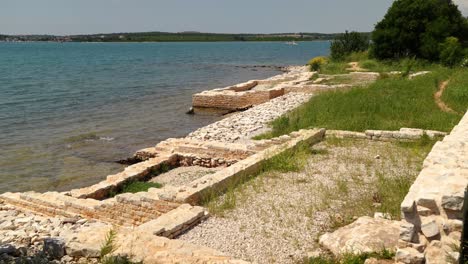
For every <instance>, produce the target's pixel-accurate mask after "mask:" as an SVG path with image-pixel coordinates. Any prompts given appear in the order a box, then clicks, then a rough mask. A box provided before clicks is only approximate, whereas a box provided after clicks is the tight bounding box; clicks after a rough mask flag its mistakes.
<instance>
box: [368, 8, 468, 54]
mask: <svg viewBox="0 0 468 264" xmlns="http://www.w3.org/2000/svg"><path fill="white" fill-rule="evenodd" d="M450 36H454V37H457V38H459V39H460V40H461V41H462V42H464V41H466V40H468V23H467V21H466V20H465V18H464V17H463V16H462V14H461V13H460V11H459V10H458V8H457V6H456V5H455V4H453V2H452V1H451V0H397V1H395V2H394V3H393V5H392V6H391V7H390V9H389V10H388V12H387V14H386V15H385V17H384V18H383V20H382V21H380V22H379V23H377V25H376V26H375V30H374V32H373V33H372V41H373V44H372V48H371V51H372V54H373V55H374V56H375V57H376V58H378V59H391V58H402V57H408V56H415V57H416V58H423V59H427V60H430V61H437V60H438V59H439V55H440V45H439V44H440V43H442V42H443V41H444V40H445V39H446V38H447V37H450Z"/></svg>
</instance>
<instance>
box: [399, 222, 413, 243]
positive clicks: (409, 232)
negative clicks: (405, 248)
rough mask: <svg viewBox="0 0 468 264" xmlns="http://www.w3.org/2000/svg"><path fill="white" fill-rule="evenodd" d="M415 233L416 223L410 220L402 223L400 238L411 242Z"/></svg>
mask: <svg viewBox="0 0 468 264" xmlns="http://www.w3.org/2000/svg"><path fill="white" fill-rule="evenodd" d="M414 234H415V230H414V225H413V224H411V223H408V222H401V224H400V239H401V240H403V241H406V242H411V241H412V240H413V237H414Z"/></svg>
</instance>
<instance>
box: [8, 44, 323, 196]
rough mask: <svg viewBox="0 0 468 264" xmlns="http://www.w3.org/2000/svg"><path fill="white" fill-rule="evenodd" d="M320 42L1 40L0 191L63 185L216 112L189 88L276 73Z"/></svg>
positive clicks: (93, 178)
mask: <svg viewBox="0 0 468 264" xmlns="http://www.w3.org/2000/svg"><path fill="white" fill-rule="evenodd" d="M328 49H329V43H328V42H301V43H300V44H299V45H298V46H288V45H285V44H284V43H274V42H247V43H244V42H231V43H227V42H226V43H63V44H60V43H0V62H1V63H0V192H5V191H25V190H36V191H45V190H59V191H61V190H68V189H70V188H74V187H81V186H86V185H89V184H93V183H96V182H98V181H100V180H102V179H104V178H105V176H106V175H108V174H112V173H116V172H118V171H120V170H122V168H123V166H122V165H119V164H117V163H115V161H116V160H120V159H125V158H127V157H129V156H131V155H132V154H133V153H134V151H136V150H138V149H141V148H145V147H149V146H153V145H155V144H156V143H157V142H159V141H161V140H164V139H166V138H169V137H181V136H185V135H186V134H187V133H189V132H191V131H193V130H195V129H197V128H199V127H202V126H204V125H207V124H209V123H212V122H214V121H216V120H218V119H219V118H220V117H218V116H212V115H186V114H185V112H186V111H187V110H188V109H189V107H190V105H191V95H192V94H193V93H196V92H199V91H202V90H206V89H213V88H218V87H224V86H227V85H232V84H236V83H239V82H244V81H247V80H250V79H261V78H267V77H270V76H273V75H276V74H278V73H280V72H279V71H278V70H277V69H276V68H274V67H253V66H255V65H277V66H285V65H301V64H305V63H306V62H307V60H308V59H309V58H311V57H314V56H318V55H326V54H327V53H328Z"/></svg>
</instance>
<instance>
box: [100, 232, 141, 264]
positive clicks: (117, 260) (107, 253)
mask: <svg viewBox="0 0 468 264" xmlns="http://www.w3.org/2000/svg"><path fill="white" fill-rule="evenodd" d="M116 238H117V232H116V231H115V230H110V231H109V233H107V235H106V238H105V240H104V243H103V244H102V245H101V251H100V254H99V263H101V264H142V263H141V262H132V261H131V260H130V259H129V258H128V257H127V256H113V255H112V254H113V253H114V252H115V251H116V250H117V244H116Z"/></svg>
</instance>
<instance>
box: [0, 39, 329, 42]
mask: <svg viewBox="0 0 468 264" xmlns="http://www.w3.org/2000/svg"><path fill="white" fill-rule="evenodd" d="M332 40H333V39H316V40H295V42H298V43H300V42H324V41H332ZM288 41H289V40H245V41H242V40H200V41H195V40H180V41H173V40H170V41H53V40H14V41H9V40H0V43H217V42H218V43H221V42H233V43H238V42H265V43H266V42H288Z"/></svg>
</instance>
